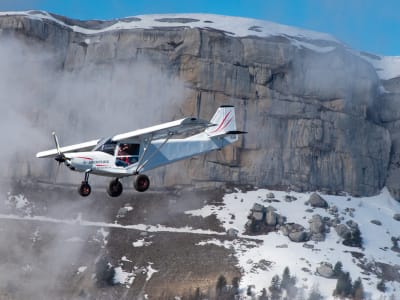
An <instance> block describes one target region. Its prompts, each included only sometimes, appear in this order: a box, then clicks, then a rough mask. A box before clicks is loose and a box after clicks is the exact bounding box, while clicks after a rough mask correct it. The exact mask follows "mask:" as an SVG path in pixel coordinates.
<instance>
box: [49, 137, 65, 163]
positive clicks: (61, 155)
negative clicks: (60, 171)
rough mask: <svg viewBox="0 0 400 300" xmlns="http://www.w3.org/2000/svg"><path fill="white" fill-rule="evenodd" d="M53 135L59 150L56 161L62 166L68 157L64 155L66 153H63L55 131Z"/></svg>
mask: <svg viewBox="0 0 400 300" xmlns="http://www.w3.org/2000/svg"><path fill="white" fill-rule="evenodd" d="M52 135H53V138H54V143H55V144H56V149H57V153H58V155H57V156H56V157H55V158H54V159H55V160H56V161H58V164H59V165H60V164H61V163H63V162H65V161H66V160H67V157H66V156H65V155H64V153H62V152H61V149H60V143H59V142H58V137H57V135H56V133H55V132H54V131H53V132H52Z"/></svg>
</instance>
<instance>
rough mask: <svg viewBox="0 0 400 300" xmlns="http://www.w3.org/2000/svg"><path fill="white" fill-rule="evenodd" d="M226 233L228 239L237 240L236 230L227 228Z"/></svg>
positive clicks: (237, 232)
mask: <svg viewBox="0 0 400 300" xmlns="http://www.w3.org/2000/svg"><path fill="white" fill-rule="evenodd" d="M226 233H227V235H228V236H229V237H232V238H237V236H238V234H239V230H237V229H236V228H229V229H228V230H227V232H226Z"/></svg>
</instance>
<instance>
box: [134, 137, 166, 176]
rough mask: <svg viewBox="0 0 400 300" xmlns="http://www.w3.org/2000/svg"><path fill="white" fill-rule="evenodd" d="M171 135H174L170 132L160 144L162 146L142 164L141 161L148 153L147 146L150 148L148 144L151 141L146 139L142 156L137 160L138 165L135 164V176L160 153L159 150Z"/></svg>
mask: <svg viewBox="0 0 400 300" xmlns="http://www.w3.org/2000/svg"><path fill="white" fill-rule="evenodd" d="M173 135H174V134H173V133H172V132H170V133H169V134H168V136H167V138H166V139H165V140H164V141H163V142H162V144H161V145H160V146H158V147H157V149H156V150H154V152H152V153H151V154H150V156H149V157H148V158H147V159H146V161H145V162H143V163H142V161H143V159H144V157H145V156H146V153H147V151H148V149H149V146H150V144H151V142H152V139H151V138H150V139H148V141H147V142H146V145H145V146H144V151H143V154H142V156H141V157H140V158H139V162H138V164H137V168H136V170H135V174H139V172H140V170H141V169H143V168H144V167H145V166H146V165H147V163H148V162H149V161H150V160H151V159H152V158H153V157H154V156H155V155H156V154H157V153H158V152H160V150H161V148H162V147H163V146H164V145H165V144H166V143H167V142H168V140H169V139H170V138H171V137H172V136H173Z"/></svg>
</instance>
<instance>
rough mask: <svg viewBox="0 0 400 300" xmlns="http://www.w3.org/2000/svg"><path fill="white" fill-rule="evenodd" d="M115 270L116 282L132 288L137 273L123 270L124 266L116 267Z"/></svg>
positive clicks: (114, 280)
mask: <svg viewBox="0 0 400 300" xmlns="http://www.w3.org/2000/svg"><path fill="white" fill-rule="evenodd" d="M114 271H115V275H114V278H113V282H114V284H122V285H125V287H126V288H130V287H131V285H132V283H133V281H134V279H135V274H134V273H130V272H126V271H124V270H122V267H116V268H114Z"/></svg>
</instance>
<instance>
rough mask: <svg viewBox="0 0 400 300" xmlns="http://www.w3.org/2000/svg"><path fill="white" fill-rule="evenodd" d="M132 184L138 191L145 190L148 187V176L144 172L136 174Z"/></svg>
mask: <svg viewBox="0 0 400 300" xmlns="http://www.w3.org/2000/svg"><path fill="white" fill-rule="evenodd" d="M134 186H135V189H136V190H137V191H138V192H144V191H147V189H148V188H149V187H150V179H149V177H147V176H146V175H144V174H140V175H138V176H137V177H136V179H135V182H134Z"/></svg>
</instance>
